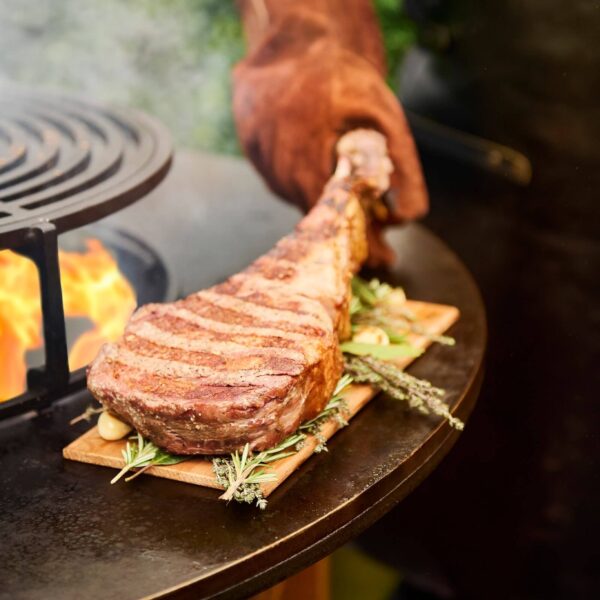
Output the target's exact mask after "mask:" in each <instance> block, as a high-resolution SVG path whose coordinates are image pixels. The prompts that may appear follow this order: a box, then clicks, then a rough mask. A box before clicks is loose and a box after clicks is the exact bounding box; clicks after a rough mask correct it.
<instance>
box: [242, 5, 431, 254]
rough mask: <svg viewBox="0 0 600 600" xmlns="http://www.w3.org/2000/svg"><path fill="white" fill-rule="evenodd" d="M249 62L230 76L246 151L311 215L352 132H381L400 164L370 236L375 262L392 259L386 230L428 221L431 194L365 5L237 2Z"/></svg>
mask: <svg viewBox="0 0 600 600" xmlns="http://www.w3.org/2000/svg"><path fill="white" fill-rule="evenodd" d="M240 7H241V11H242V18H243V21H244V29H245V32H246V36H247V40H248V47H249V51H248V55H247V56H246V58H245V59H244V60H242V61H241V62H240V63H239V64H238V65H237V66H236V68H235V71H234V102H233V108H234V114H235V120H236V125H237V130H238V134H239V137H240V141H241V143H242V146H243V148H244V150H245V152H246V154H247V155H248V157H249V158H250V160H251V161H252V162H253V163H254V165H255V166H256V168H257V169H258V170H259V171H260V173H261V174H262V175H263V177H264V178H265V180H266V181H267V183H268V185H269V187H270V188H271V189H272V190H273V191H274V192H275V193H276V194H278V195H280V196H282V197H283V198H284V199H286V200H288V201H290V202H293V203H294V204H296V205H298V206H300V207H301V208H302V209H303V210H308V209H309V208H310V207H311V206H312V205H313V204H314V203H315V202H316V201H317V200H318V198H319V196H320V194H321V191H322V190H323V186H324V185H325V183H326V181H327V180H328V179H329V177H330V176H331V174H332V173H333V170H334V168H335V144H336V142H337V140H338V139H339V138H340V136H341V135H342V134H344V133H346V132H347V131H349V130H351V129H355V128H357V127H366V128H373V129H377V130H378V131H380V132H381V133H383V134H384V135H385V136H386V138H387V143H388V151H389V155H390V158H391V159H392V162H393V164H394V171H393V173H392V176H391V187H390V190H389V192H388V194H387V197H386V200H387V205H388V208H389V211H388V217H387V219H386V222H385V223H381V222H375V221H373V222H372V223H371V226H370V231H369V247H370V253H369V264H370V265H372V266H377V265H380V264H382V263H389V262H391V260H393V253H392V252H391V250H390V249H389V248H388V247H387V245H386V244H385V242H384V241H383V238H382V231H383V227H384V225H386V224H390V223H402V222H404V221H407V220H410V219H414V218H416V217H419V216H421V215H423V214H424V212H425V211H426V210H427V192H426V189H425V184H424V181H423V175H422V172H421V167H420V163H419V160H418V157H417V153H416V150H415V146H414V142H413V139H412V136H411V134H410V131H409V129H408V126H407V123H406V119H405V117H404V114H403V111H402V108H401V107H400V104H399V103H398V101H397V99H396V97H395V96H394V94H393V93H392V92H391V90H390V89H389V88H388V87H387V85H386V83H385V80H384V72H385V61H384V58H383V56H384V55H383V46H382V42H381V35H380V31H379V27H378V23H377V21H376V17H375V15H374V13H373V10H372V6H371V4H370V1H369V0H352V2H347V0H241V2H240Z"/></svg>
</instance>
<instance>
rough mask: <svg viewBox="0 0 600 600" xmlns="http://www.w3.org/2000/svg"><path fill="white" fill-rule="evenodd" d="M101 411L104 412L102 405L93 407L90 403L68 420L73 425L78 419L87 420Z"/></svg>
mask: <svg viewBox="0 0 600 600" xmlns="http://www.w3.org/2000/svg"><path fill="white" fill-rule="evenodd" d="M101 412H104V407H103V406H99V407H97V408H96V407H95V406H92V405H91V404H90V406H88V407H87V408H86V409H85V410H84V411H83V412H82V413H81V414H80V415H77V416H76V417H74V418H73V419H71V420H70V421H69V425H75V424H76V423H79V422H80V421H89V420H91V418H92V417H93V416H94V415H99V414H100V413H101Z"/></svg>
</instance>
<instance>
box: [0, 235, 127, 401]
mask: <svg viewBox="0 0 600 600" xmlns="http://www.w3.org/2000/svg"><path fill="white" fill-rule="evenodd" d="M86 245H87V251H86V252H85V253H78V252H64V251H62V250H61V251H59V256H58V258H59V263H60V271H61V284H62V292H63V303H64V308H65V315H66V316H71V317H87V318H88V319H90V320H91V321H92V323H93V325H94V327H93V328H92V329H91V330H89V331H86V332H85V333H83V334H82V335H81V336H79V338H78V339H77V340H76V342H75V344H74V345H73V348H72V349H71V351H70V353H69V367H70V369H71V370H72V371H73V370H75V369H78V368H80V367H83V366H85V365H87V364H88V363H89V362H90V361H91V360H93V359H94V357H95V356H96V354H97V352H98V350H99V349H100V346H101V345H102V344H103V343H104V342H109V341H114V340H116V339H117V338H118V337H119V336H120V335H121V334H122V333H123V329H124V328H125V324H126V323H127V320H128V319H129V317H130V315H131V313H132V312H133V310H134V308H135V306H136V299H135V293H134V291H133V289H132V287H131V285H130V284H129V282H128V281H127V280H126V279H125V277H124V276H123V274H122V273H121V272H120V271H119V267H118V266H117V263H116V262H115V260H114V259H113V257H112V256H111V255H110V253H109V252H108V251H107V250H106V249H105V248H104V246H102V244H101V243H100V242H99V241H98V240H88V241H87V242H86ZM41 319H42V313H41V303H40V292H39V284H38V275H37V270H36V268H35V265H34V264H33V263H32V262H31V261H30V260H28V259H26V258H23V257H22V256H20V255H18V254H15V253H14V252H10V251H8V250H5V251H2V252H0V401H2V400H6V399H8V398H12V397H14V396H16V395H18V394H20V393H21V392H22V391H23V390H24V389H25V378H26V371H27V367H26V362H25V353H26V352H27V350H32V349H34V348H38V347H39V346H40V345H41V344H42V341H43V340H42V336H41Z"/></svg>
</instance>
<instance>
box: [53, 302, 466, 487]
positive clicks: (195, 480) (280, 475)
mask: <svg viewBox="0 0 600 600" xmlns="http://www.w3.org/2000/svg"><path fill="white" fill-rule="evenodd" d="M406 307H407V308H408V309H409V310H410V311H412V312H413V313H414V314H415V316H416V318H417V319H418V321H419V323H420V325H422V326H423V327H424V329H425V330H426V331H428V332H429V333H430V334H433V335H441V334H442V333H444V332H445V331H446V330H447V329H448V328H449V327H450V326H451V325H453V324H454V323H455V322H456V321H457V320H458V317H459V311H458V309H457V308H455V307H454V306H446V305H443V304H430V303H427V302H417V301H411V300H408V301H407V302H406ZM409 339H410V342H411V343H412V344H413V345H415V346H416V347H418V348H421V349H425V348H427V347H428V346H429V345H430V344H431V341H430V340H429V338H427V337H424V336H419V335H410V336H409ZM413 360H415V359H414V358H412V357H406V358H401V359H398V360H396V361H394V362H395V364H397V365H399V366H401V367H406V366H407V365H408V364H410V363H411V362H412V361H413ZM434 383H435V382H434ZM375 395H376V391H375V390H374V389H373V388H371V387H370V386H368V385H357V384H354V385H350V386H348V388H346V391H345V393H344V399H345V401H346V404H347V406H348V414H347V415H345V417H346V419H347V420H350V419H351V418H352V417H354V415H356V414H357V413H358V411H359V410H360V409H361V408H362V407H363V406H365V404H367V402H369V400H371V399H372V398H373V397H374V396H375ZM338 429H339V425H338V424H337V422H336V420H335V419H331V420H330V421H327V422H326V423H324V424H323V426H322V428H321V434H322V435H323V437H325V438H326V439H329V438H331V437H332V436H333V435H334V434H335V433H336V431H337V430H338ZM125 444H126V440H118V441H115V442H107V441H105V440H103V439H102V438H101V437H100V435H99V434H98V428H97V427H92V429H90V430H89V431H87V432H86V433H84V434H83V435H82V436H81V437H79V438H77V439H76V440H75V441H74V442H71V443H70V444H69V445H68V446H67V447H66V448H65V449H64V450H63V456H64V457H65V458H67V459H69V460H76V461H79V462H85V463H90V464H94V465H101V466H104V467H113V468H114V469H121V468H122V467H123V464H124V462H123V457H122V455H121V451H122V450H123V449H124V447H125ZM317 445H318V441H317V440H316V438H314V437H313V436H310V435H309V436H307V439H306V443H305V444H304V446H303V447H302V449H301V450H299V451H298V452H297V453H296V454H293V455H292V456H289V457H287V458H283V459H281V460H279V461H277V462H274V463H271V465H270V469H271V470H272V471H273V472H274V473H275V474H276V475H277V480H276V481H273V482H269V483H264V484H262V489H263V493H264V495H265V496H268V495H269V494H270V493H271V492H273V490H275V489H276V488H277V487H278V486H279V485H281V484H282V483H283V481H285V480H286V479H287V478H288V477H289V476H290V475H291V474H292V473H293V472H294V471H295V470H296V469H297V468H298V467H299V466H300V465H301V464H302V463H303V462H304V461H306V460H307V459H308V458H310V456H311V455H312V454H313V452H314V449H315V447H316V446H317ZM144 473H145V474H148V475H154V476H155V477H164V478H165V479H174V480H176V481H183V482H185V483H192V484H194V485H202V486H205V487H210V488H216V489H222V488H221V487H220V486H219V484H218V483H217V482H216V479H215V476H214V473H213V470H212V463H211V460H210V459H206V458H194V459H191V460H187V461H185V462H181V463H179V464H176V465H170V466H165V467H151V468H149V469H147V470H146V471H145V472H144Z"/></svg>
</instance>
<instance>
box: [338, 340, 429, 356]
mask: <svg viewBox="0 0 600 600" xmlns="http://www.w3.org/2000/svg"><path fill="white" fill-rule="evenodd" d="M340 348H341V350H342V352H343V353H344V354H354V355H356V356H374V357H375V358H381V359H383V360H392V359H394V358H400V357H403V356H420V355H421V354H423V350H420V349H419V348H415V347H414V346H412V345H411V344H407V343H402V344H388V345H383V344H365V343H363V342H352V341H350V342H344V343H342V344H340Z"/></svg>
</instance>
